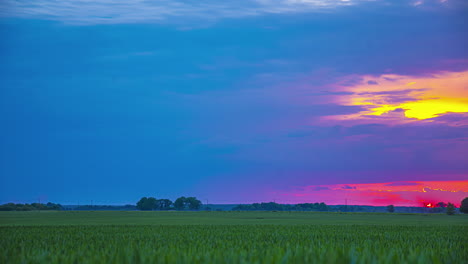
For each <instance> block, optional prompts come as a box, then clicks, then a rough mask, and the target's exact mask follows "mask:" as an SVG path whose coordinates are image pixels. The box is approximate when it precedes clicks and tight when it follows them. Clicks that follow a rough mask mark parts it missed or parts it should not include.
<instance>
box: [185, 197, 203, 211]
mask: <svg viewBox="0 0 468 264" xmlns="http://www.w3.org/2000/svg"><path fill="white" fill-rule="evenodd" d="M185 203H186V204H187V205H188V208H189V209H190V210H198V209H200V207H201V205H202V202H201V201H200V200H198V199H197V198H195V197H187V199H186V200H185Z"/></svg>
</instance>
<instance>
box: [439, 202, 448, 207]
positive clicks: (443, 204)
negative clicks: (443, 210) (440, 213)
mask: <svg viewBox="0 0 468 264" xmlns="http://www.w3.org/2000/svg"><path fill="white" fill-rule="evenodd" d="M437 207H447V204H446V203H444V202H438V203H437Z"/></svg>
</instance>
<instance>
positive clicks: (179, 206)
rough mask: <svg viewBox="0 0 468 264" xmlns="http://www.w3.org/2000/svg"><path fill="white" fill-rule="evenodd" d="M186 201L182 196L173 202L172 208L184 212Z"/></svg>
mask: <svg viewBox="0 0 468 264" xmlns="http://www.w3.org/2000/svg"><path fill="white" fill-rule="evenodd" d="M186 200H187V198H185V197H184V196H182V197H179V198H177V199H176V200H175V202H174V208H175V209H176V210H184V209H185V205H186Z"/></svg>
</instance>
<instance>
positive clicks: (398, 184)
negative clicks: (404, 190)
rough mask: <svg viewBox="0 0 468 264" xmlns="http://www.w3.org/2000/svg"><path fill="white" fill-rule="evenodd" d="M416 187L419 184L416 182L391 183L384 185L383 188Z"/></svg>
mask: <svg viewBox="0 0 468 264" xmlns="http://www.w3.org/2000/svg"><path fill="white" fill-rule="evenodd" d="M416 185H420V184H419V183H416V182H392V183H389V184H385V186H416Z"/></svg>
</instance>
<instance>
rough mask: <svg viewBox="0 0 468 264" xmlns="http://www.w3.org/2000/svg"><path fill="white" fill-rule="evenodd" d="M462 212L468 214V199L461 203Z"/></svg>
mask: <svg viewBox="0 0 468 264" xmlns="http://www.w3.org/2000/svg"><path fill="white" fill-rule="evenodd" d="M460 212H462V213H464V214H468V197H466V198H465V199H463V201H462V202H461V205H460Z"/></svg>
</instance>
